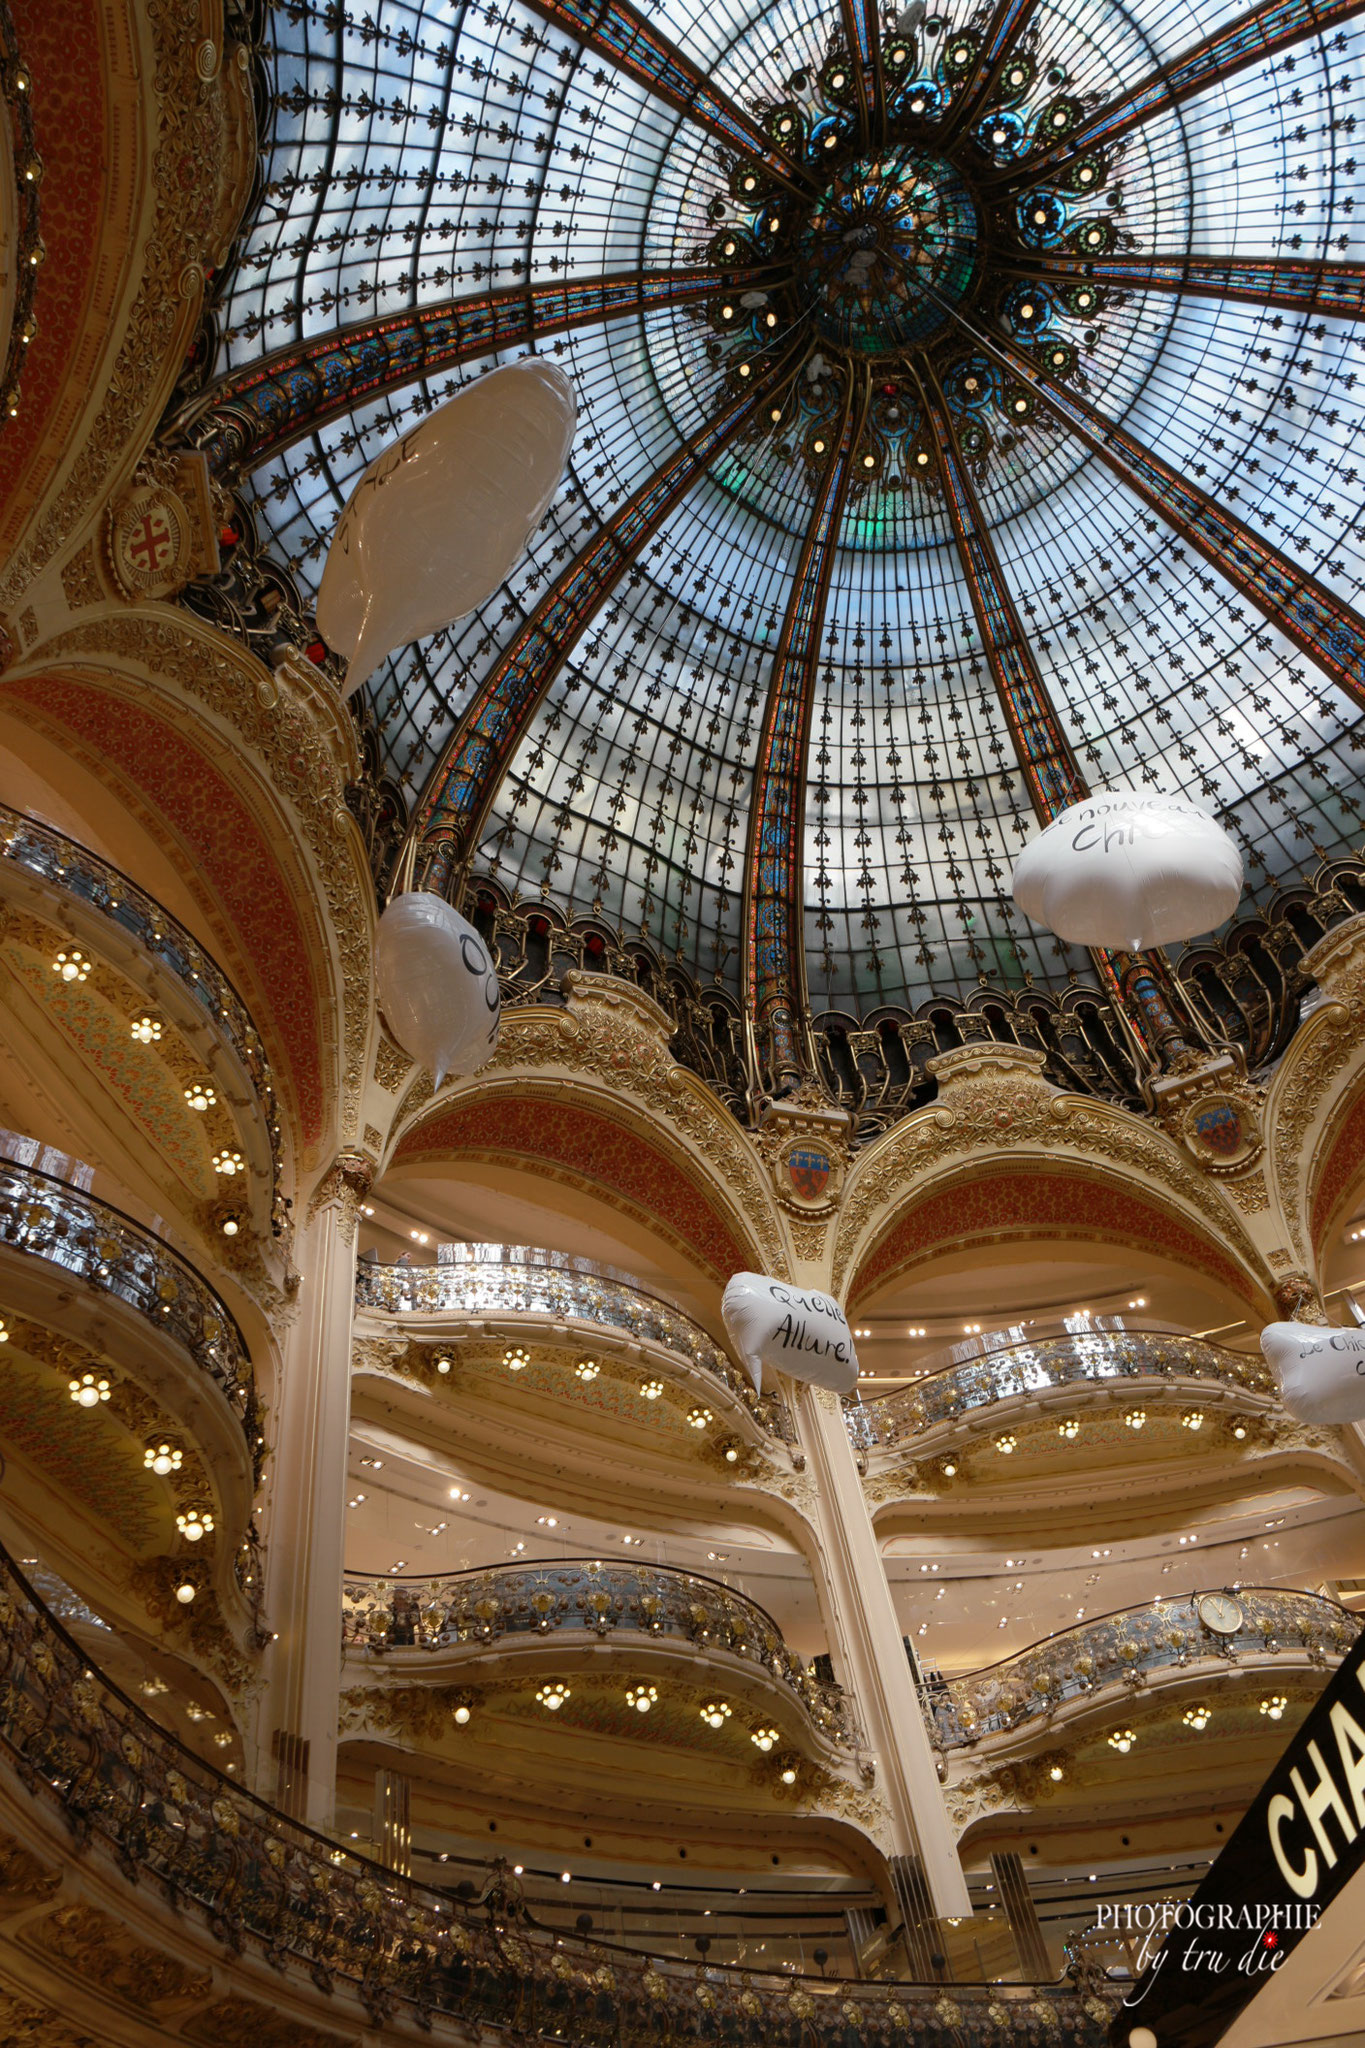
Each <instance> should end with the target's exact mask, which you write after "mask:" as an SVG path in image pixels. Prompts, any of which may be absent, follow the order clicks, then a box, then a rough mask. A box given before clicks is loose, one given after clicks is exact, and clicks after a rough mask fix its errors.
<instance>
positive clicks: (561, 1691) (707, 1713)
mask: <svg viewBox="0 0 1365 2048" xmlns="http://www.w3.org/2000/svg"><path fill="white" fill-rule="evenodd" d="M572 1698H573V1687H572V1686H571V1685H569V1684H567V1683H566V1682H565V1680H563V1679H562V1678H552V1679H548V1680H547V1681H546V1683H545V1684H544V1685H541V1686H537V1688H536V1705H537V1706H539V1707H544V1709H545V1711H546V1712H547V1713H549V1714H557V1713H558V1712H559V1710H560V1708H561V1707H563V1706H564V1705H565V1704H566V1702H567V1701H569V1700H571V1699H572ZM625 1702H626V1705H627V1707H629V1708H630V1709H631V1710H632V1712H634V1713H637V1714H648V1713H650V1712H652V1710H653V1709H654V1708H655V1707H656V1706H657V1705H658V1703H659V1688H658V1687H657V1686H656V1685H628V1686H627V1687H626V1688H625ZM473 1711H474V1710H473V1707H472V1705H471V1704H470V1703H469V1701H468V1700H461V1701H460V1702H459V1704H458V1705H457V1706H456V1708H455V1710H454V1715H453V1719H454V1720H455V1721H456V1722H458V1724H459V1726H460V1727H461V1728H466V1727H468V1725H469V1722H470V1720H471V1719H472V1718H473ZM697 1712H698V1718H699V1719H700V1720H702V1721H704V1722H705V1723H706V1725H707V1727H708V1728H714V1729H721V1728H723V1727H724V1726H725V1724H726V1722H727V1721H728V1720H730V1719H731V1718H732V1717H733V1714H734V1709H733V1708H732V1707H731V1705H730V1703H729V1701H728V1700H708V1701H707V1702H706V1704H705V1705H704V1706H702V1707H700V1708H698V1710H697ZM781 1739H782V1735H781V1731H780V1729H777V1728H769V1727H766V1726H759V1727H757V1728H754V1729H753V1730H751V1732H750V1735H749V1740H750V1742H752V1743H753V1745H754V1748H755V1749H757V1750H759V1751H761V1752H762V1754H763V1755H764V1756H767V1755H768V1754H769V1753H770V1751H772V1750H773V1749H775V1748H776V1747H777V1744H778V1743H779V1742H780V1741H781ZM778 1775H779V1777H780V1778H781V1780H782V1783H783V1784H784V1785H794V1784H795V1783H796V1779H797V1767H796V1765H795V1764H794V1763H792V1762H791V1761H787V1762H785V1763H784V1764H783V1765H782V1768H781V1770H780V1772H779V1773H778Z"/></svg>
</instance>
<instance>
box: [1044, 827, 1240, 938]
mask: <svg viewBox="0 0 1365 2048" xmlns="http://www.w3.org/2000/svg"><path fill="white" fill-rule="evenodd" d="M1013 889H1014V900H1015V902H1016V903H1017V904H1018V905H1019V908H1020V909H1021V910H1022V911H1023V912H1024V915H1025V916H1026V917H1031V918H1032V919H1033V921H1034V922H1035V924H1041V925H1046V927H1047V929H1048V930H1049V931H1051V932H1055V933H1056V934H1057V937H1058V938H1059V939H1064V940H1065V941H1066V943H1067V944H1068V945H1070V946H1100V947H1105V948H1107V949H1109V950H1110V951H1112V952H1132V953H1141V952H1145V951H1146V950H1147V949H1148V948H1149V947H1151V946H1165V945H1169V944H1170V943H1171V942H1172V941H1173V940H1175V939H1192V938H1194V937H1195V936H1196V935H1197V934H1198V933H1200V932H1210V931H1212V930H1213V929H1214V927H1215V926H1216V925H1220V924H1221V923H1222V922H1223V920H1224V918H1227V917H1231V915H1232V913H1233V911H1234V910H1235V909H1236V908H1237V903H1238V899H1239V898H1240V896H1241V894H1242V856H1241V854H1240V853H1239V852H1238V850H1237V848H1236V846H1235V845H1234V844H1233V842H1232V840H1231V839H1229V837H1228V835H1227V833H1226V832H1225V831H1224V830H1223V828H1222V826H1221V825H1217V824H1215V823H1214V821H1213V819H1212V818H1210V817H1209V816H1208V814H1207V813H1206V812H1204V811H1201V810H1198V809H1196V807H1195V806H1194V805H1193V804H1187V803H1185V802H1184V801H1183V800H1182V799H1181V798H1180V797H1169V796H1132V795H1130V794H1129V793H1128V792H1127V791H1124V790H1121V791H1119V792H1118V793H1117V794H1116V795H1113V796H1096V797H1087V798H1086V800H1085V802H1084V803H1080V804H1069V805H1068V806H1067V808H1066V809H1065V810H1064V811H1059V812H1058V813H1057V816H1056V817H1055V818H1054V819H1053V820H1052V823H1051V824H1050V825H1047V826H1045V827H1044V829H1043V830H1042V831H1041V832H1040V833H1039V834H1038V836H1037V838H1036V839H1031V840H1030V841H1029V843H1028V845H1027V846H1026V847H1025V848H1024V850H1023V852H1022V853H1021V854H1020V856H1019V858H1018V860H1017V861H1016V862H1015V864H1014V878H1013Z"/></svg>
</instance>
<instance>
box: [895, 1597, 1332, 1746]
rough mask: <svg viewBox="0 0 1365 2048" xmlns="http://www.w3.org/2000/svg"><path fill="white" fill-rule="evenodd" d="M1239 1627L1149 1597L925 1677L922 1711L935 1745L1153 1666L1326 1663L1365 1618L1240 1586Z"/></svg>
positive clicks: (1315, 1601) (970, 1738) (1032, 1714)
mask: <svg viewBox="0 0 1365 2048" xmlns="http://www.w3.org/2000/svg"><path fill="white" fill-rule="evenodd" d="M1233 1597H1234V1598H1235V1599H1236V1600H1237V1603H1238V1605H1239V1606H1240V1608H1241V1610H1242V1617H1243V1618H1242V1625H1241V1627H1240V1628H1238V1629H1237V1630H1236V1631H1235V1633H1233V1634H1230V1635H1217V1634H1215V1633H1214V1632H1213V1631H1212V1630H1211V1629H1208V1628H1206V1627H1205V1625H1204V1623H1203V1622H1202V1621H1201V1620H1200V1618H1199V1614H1198V1610H1197V1601H1198V1598H1199V1596H1198V1595H1196V1596H1194V1598H1193V1599H1180V1600H1158V1601H1156V1602H1154V1603H1153V1604H1152V1605H1151V1606H1149V1607H1134V1608H1128V1609H1123V1610H1121V1611H1119V1612H1117V1613H1114V1614H1106V1615H1100V1616H1097V1617H1096V1619H1095V1620H1094V1621H1087V1622H1083V1623H1080V1624H1078V1625H1077V1626H1076V1627H1075V1628H1068V1629H1063V1630H1061V1632H1060V1633H1059V1634H1057V1635H1055V1636H1049V1637H1048V1639H1047V1641H1046V1642H1043V1643H1035V1644H1034V1645H1033V1646H1032V1648H1031V1649H1027V1650H1024V1651H1021V1653H1020V1654H1019V1655H1018V1656H1017V1657H1007V1658H1005V1659H1004V1661H1003V1662H1002V1663H999V1664H992V1665H990V1666H988V1667H987V1669H985V1670H984V1671H973V1672H969V1673H968V1674H967V1675H966V1676H965V1677H962V1678H950V1679H942V1678H930V1679H929V1680H927V1682H926V1684H925V1687H924V1708H925V1714H926V1717H927V1719H928V1721H929V1726H930V1731H931V1733H932V1734H933V1736H934V1740H935V1742H936V1743H937V1744H938V1746H939V1747H940V1748H942V1749H957V1748H961V1747H962V1746H963V1745H964V1744H966V1743H970V1742H977V1741H979V1740H980V1739H981V1737H982V1736H986V1735H999V1734H1003V1733H1005V1732H1007V1731H1008V1730H1010V1729H1014V1728H1018V1727H1020V1726H1021V1725H1022V1724H1023V1723H1024V1722H1026V1721H1030V1720H1035V1719H1038V1718H1040V1717H1042V1716H1045V1715H1048V1714H1051V1713H1053V1712H1054V1711H1055V1709H1056V1708H1058V1707H1059V1706H1062V1705H1063V1704H1065V1702H1066V1701H1068V1700H1075V1699H1080V1698H1083V1697H1084V1696H1085V1695H1086V1694H1087V1693H1094V1692H1098V1691H1100V1689H1101V1688H1102V1687H1104V1686H1106V1685H1113V1684H1114V1683H1116V1682H1120V1681H1122V1682H1131V1681H1134V1680H1136V1679H1137V1678H1138V1677H1140V1676H1142V1675H1150V1674H1151V1673H1152V1672H1156V1671H1163V1670H1169V1669H1171V1668H1173V1667H1174V1668H1179V1669H1183V1668H1184V1667H1185V1666H1186V1665H1189V1664H1193V1663H1197V1662H1199V1661H1201V1660H1203V1659H1209V1658H1215V1657H1216V1658H1219V1659H1222V1660H1223V1661H1224V1662H1225V1663H1228V1662H1231V1663H1235V1662H1236V1660H1237V1659H1238V1658H1239V1657H1244V1656H1249V1655H1252V1654H1255V1655H1257V1656H1265V1655H1267V1654H1269V1655H1272V1656H1273V1655H1275V1654H1276V1653H1278V1652H1279V1651H1282V1650H1298V1651H1300V1652H1302V1653H1304V1654H1305V1655H1306V1657H1307V1659H1308V1662H1309V1663H1310V1664H1314V1665H1320V1666H1326V1665H1327V1664H1328V1663H1329V1662H1332V1661H1334V1660H1337V1659H1339V1658H1341V1657H1343V1656H1344V1655H1345V1653H1346V1651H1347V1650H1348V1649H1349V1648H1350V1646H1351V1644H1352V1643H1353V1642H1354V1641H1355V1639H1356V1637H1357V1636H1358V1635H1359V1634H1360V1631H1361V1629H1362V1627H1365V1620H1362V1619H1361V1617H1360V1616H1358V1615H1355V1614H1352V1613H1351V1612H1350V1610H1349V1609H1348V1608H1345V1607H1339V1606H1338V1605H1337V1603H1336V1601H1335V1600H1324V1599H1322V1598H1320V1597H1319V1596H1318V1595H1317V1594H1316V1593H1296V1592H1291V1591H1286V1590H1284V1589H1283V1588H1281V1587H1278V1586H1250V1587H1247V1586H1243V1587H1241V1588H1239V1589H1238V1591H1237V1592H1236V1594H1235V1595H1234V1596H1233Z"/></svg>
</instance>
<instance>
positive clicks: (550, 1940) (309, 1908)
mask: <svg viewBox="0 0 1365 2048" xmlns="http://www.w3.org/2000/svg"><path fill="white" fill-rule="evenodd" d="M0 1756H2V1757H3V1759H4V1762H5V1764H6V1765H7V1766H8V1768H7V1770H6V1774H5V1775H6V1780H7V1786H6V1790H7V1796H8V1797H9V1798H10V1799H11V1801H12V1802H28V1801H31V1800H36V1801H40V1802H43V1803H45V1804H46V1803H49V1802H50V1803H52V1804H54V1805H55V1806H56V1807H57V1808H58V1809H59V1810H60V1811H61V1813H62V1814H63V1815H64V1816H65V1819H66V1821H67V1823H68V1825H69V1827H70V1828H71V1831H72V1833H73V1834H74V1835H75V1837H76V1838H77V1839H78V1840H80V1841H82V1842H89V1843H93V1844H94V1845H96V1846H97V1847H102V1848H103V1849H104V1850H106V1851H107V1852H109V1854H110V1855H111V1856H112V1858H113V1859H114V1860H115V1861H116V1864H117V1866H118V1868H119V1869H121V1870H122V1871H123V1872H125V1873H126V1874H127V1875H128V1877H129V1878H137V1877H139V1876H144V1877H151V1878H154V1879H155V1880H156V1882H157V1885H158V1888H159V1889H160V1890H162V1891H164V1892H165V1893H166V1894H167V1895H168V1896H170V1897H171V1898H173V1899H175V1900H176V1901H177V1903H178V1905H179V1906H180V1908H181V1910H182V1912H184V1911H185V1909H187V1908H197V1909H198V1911H199V1912H200V1913H202V1915H203V1916H204V1929H205V1935H206V1937H207V1936H208V1934H209V1933H210V1932H211V1933H212V1936H213V1938H214V1939H215V1940H216V1941H222V1940H223V1939H225V1938H226V1939H227V1940H228V1941H229V1943H230V1944H231V1946H232V1947H234V1948H241V1947H242V1946H243V1945H244V1943H245V1942H247V1941H248V1940H250V1941H251V1942H253V1943H259V1944H260V1945H261V1947H262V1948H263V1949H264V1951H265V1953H266V1954H267V1955H268V1956H269V1957H270V1958H271V1959H272V1961H273V1962H274V1963H275V1964H276V1965H277V1967H279V1968H280V1969H282V1970H288V1969H289V1968H290V1966H291V1965H292V1966H294V1967H296V1968H297V1969H298V1970H299V1972H300V1979H301V1981H310V1982H312V1983H313V1984H316V1985H319V1986H322V1987H325V1988H327V1989H330V1988H331V1987H332V1985H333V1984H334V1983H336V1982H341V1983H343V1984H346V1985H349V1986H351V1987H353V1988H354V1990H355V1991H356V1992H357V1993H358V1995H359V1997H360V1998H361V2000H362V2001H363V2002H364V2004H365V2007H366V2009H367V2011H368V2013H369V2014H370V2017H371V2020H372V2022H373V2024H374V2025H375V2026H376V2027H381V2026H383V2025H385V2024H388V2023H397V2024H399V2025H400V2026H401V2025H406V2024H408V2023H410V2022H411V2023H420V2024H421V2025H422V2026H423V2027H424V2028H430V2026H431V2024H432V2021H433V2018H439V2019H442V2020H446V2019H448V2020H451V2021H453V2022H456V2023H458V2024H460V2025H462V2026H463V2027H466V2028H473V2029H475V2030H476V2031H477V2030H479V2029H481V2028H485V2027H486V2028H488V2029H496V2030H507V2031H508V2032H509V2033H510V2032H513V2031H514V2032H515V2035H516V2038H517V2039H519V2040H529V2039H539V2038H544V2039H560V2040H572V2041H574V2042H576V2043H578V2044H579V2048H655V2044H657V2042H659V2041H660V2040H661V2039H667V2040H670V2041H673V2042H680V2043H686V2042H697V2043H701V2042H716V2041H722V2042H735V2043H738V2042H744V2041H761V2042H762V2043H763V2044H764V2048H848V2044H849V2043H850V2042H857V2043H860V2044H862V2048H873V2044H875V2048H893V2044H895V2043H899V2042H903V2041H905V2040H907V2039H913V2040H914V2041H916V2042H921V2043H924V2044H926V2048H1028V2044H1031V2043H1035V2042H1036V2041H1038V2040H1039V2039H1046V2040H1058V2041H1060V2040H1065V2041H1066V2042H1067V2043H1068V2048H1102V2044H1103V2043H1104V2042H1105V2041H1106V2039H1107V2034H1108V2026H1109V2021H1110V2016H1111V2010H1112V2009H1113V2007H1114V2006H1116V2004H1117V1992H1115V1993H1113V1994H1112V1995H1110V1994H1109V1993H1108V1992H1106V1993H1105V1996H1104V1997H1103V1998H1101V1997H1098V1996H1097V1995H1096V1994H1095V1992H1094V1991H1087V1993H1086V1995H1085V1996H1084V1997H1081V1996H1078V1995H1076V1994H1075V1993H1073V1992H1071V1991H1070V1990H1069V1989H1068V1990H1059V1989H1056V1988H1054V1987H1051V1986H1005V1985H1000V1984H990V1985H987V1984H953V1985H951V1986H945V1985H942V1984H935V1985H922V1986H913V1985H907V1984H899V1983H891V1984H866V1983H851V1982H849V1981H847V1980H842V1981H832V1980H824V1979H820V1978H799V1977H798V1978H793V1977H787V1976H782V1975H778V1974H775V1973H771V1974H770V1973H764V1972H759V1971H753V1970H730V1969H726V1968H724V1967H720V1966H715V1967H712V1966H709V1965H707V1964H705V1963H700V1964H697V1965H684V1964H681V1963H679V1962H677V1961H675V1960H672V1959H669V1958H665V1957H659V1956H650V1955H641V1954H639V1953H636V1952H632V1951H630V1950H627V1949H623V1948H619V1947H616V1946H614V1945H611V1944H608V1943H606V1942H598V1941H593V1942H589V1941H587V1940H583V1941H582V1942H581V1943H578V1944H575V1945H574V1946H572V1947H569V1946H567V1945H566V1943H565V1941H564V1939H563V1937H562V1936H559V1935H556V1934H554V1933H553V1932H552V1931H551V1930H549V1929H546V1928H541V1927H538V1926H536V1925H535V1924H534V1922H533V1921H532V1920H531V1918H530V1916H529V1915H528V1914H527V1912H526V1909H525V1904H524V1901H523V1899H522V1896H521V1891H520V1885H519V1883H518V1881H517V1880H516V1878H515V1876H514V1875H513V1873H512V1872H511V1871H510V1870H508V1869H507V1867H506V1865H497V1864H495V1865H494V1866H492V1868H491V1869H490V1871H489V1874H488V1879H487V1882H486V1883H485V1886H484V1890H483V1896H482V1898H481V1899H480V1900H479V1901H478V1902H477V1903H466V1902H464V1901H462V1900H461V1899H459V1898H457V1897H453V1896H452V1895H451V1894H450V1893H448V1892H447V1893H442V1892H440V1891H436V1890H433V1889H430V1888H428V1887H426V1886H423V1885H419V1884H416V1883H414V1882H412V1881H411V1880H410V1879H407V1878H403V1877H399V1876H397V1875H396V1874H395V1873H394V1872H392V1871H389V1870H385V1869H382V1868H381V1867H380V1866H378V1865H377V1864H374V1863H372V1862H370V1861H369V1860H368V1859H367V1858H365V1857H362V1856H357V1855H355V1854H353V1853H352V1852H350V1851H349V1850H347V1849H345V1848H344V1847H343V1846H342V1845H341V1844H339V1843H333V1842H331V1841H329V1840H327V1838H326V1837H324V1836H321V1835H316V1834H313V1833H311V1832H310V1831H309V1830H308V1829H306V1828H303V1827H301V1826H299V1825H298V1824H297V1823H296V1822H293V1821H291V1820H289V1819H287V1818H286V1817H285V1816H284V1815H283V1814H282V1813H280V1812H278V1811H277V1810H276V1809H274V1808H272V1807H270V1806H267V1805H266V1804H265V1803H264V1801H262V1800H259V1799H256V1798H253V1796H252V1795H251V1794H250V1793H248V1792H246V1791H244V1790H243V1789H242V1788H241V1787H240V1786H238V1785H237V1784H235V1783H234V1782H233V1780H232V1779H231V1778H228V1777H225V1776H223V1775H222V1774H221V1773H219V1772H218V1771H215V1770H214V1769H213V1767H212V1766H211V1765H209V1764H206V1763H204V1762H202V1761H200V1759H199V1758H197V1757H195V1756H194V1755H193V1754H192V1753H191V1752H190V1751H189V1750H187V1749H184V1748H182V1746H181V1745H180V1744H179V1743H178V1742H176V1741H175V1740H174V1738H173V1737H171V1736H169V1735H167V1734H166V1733H165V1732H164V1731H163V1730H162V1729H160V1728H158V1727H157V1725H156V1724H155V1722H153V1721H151V1720H150V1719H149V1718H148V1717H147V1716H146V1715H145V1714H143V1713H142V1712H141V1711H140V1710H139V1709H138V1708H137V1707H136V1706H135V1705H134V1704H133V1702H132V1701H131V1700H129V1699H128V1698H127V1697H126V1695H124V1694H123V1693H121V1692H120V1691H119V1690H118V1688H117V1687H116V1686H113V1685H111V1684H110V1683H109V1681H108V1680H107V1679H105V1678H103V1677H102V1676H101V1675H100V1673H99V1672H98V1671H97V1670H95V1669H94V1668H93V1667H92V1665H91V1663H90V1660H89V1658H88V1656H87V1655H86V1653H85V1652H84V1651H83V1650H82V1649H81V1648H80V1647H79V1645H78V1644H76V1643H75V1642H73V1641H72V1639H71V1638H70V1636H68V1635H67V1634H66V1632H65V1630H63V1629H62V1628H60V1627H59V1626H58V1624H57V1623H56V1622H55V1621H54V1620H53V1619H52V1617H51V1616H50V1615H49V1614H48V1613H47V1611H46V1610H45V1609H44V1607H43V1606H42V1604H41V1602H40V1601H39V1600H38V1599H37V1598H36V1596H35V1595H34V1594H33V1592H32V1590H31V1588H30V1587H29V1586H28V1585H27V1583H26V1582H25V1580H24V1579H23V1577H22V1576H21V1575H20V1573H19V1572H18V1571H16V1569H15V1567H14V1565H13V1563H12V1561H11V1560H10V1559H9V1558H8V1557H7V1556H5V1554H4V1553H3V1552H0ZM11 1824H13V1822H12V1821H11Z"/></svg>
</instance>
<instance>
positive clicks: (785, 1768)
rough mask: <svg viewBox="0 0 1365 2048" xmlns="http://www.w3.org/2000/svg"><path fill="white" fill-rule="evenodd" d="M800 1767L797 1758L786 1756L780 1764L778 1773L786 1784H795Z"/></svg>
mask: <svg viewBox="0 0 1365 2048" xmlns="http://www.w3.org/2000/svg"><path fill="white" fill-rule="evenodd" d="M799 1769H800V1765H799V1764H798V1763H797V1761H796V1758H795V1757H790V1756H789V1757H786V1758H784V1759H783V1761H782V1763H780V1764H779V1765H778V1770H777V1775H778V1777H779V1778H780V1779H781V1781H782V1783H783V1784H784V1785H794V1784H795V1783H796V1777H797V1772H798V1771H799Z"/></svg>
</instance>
